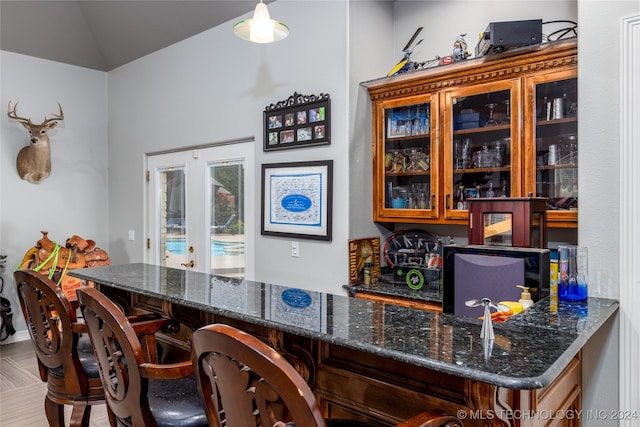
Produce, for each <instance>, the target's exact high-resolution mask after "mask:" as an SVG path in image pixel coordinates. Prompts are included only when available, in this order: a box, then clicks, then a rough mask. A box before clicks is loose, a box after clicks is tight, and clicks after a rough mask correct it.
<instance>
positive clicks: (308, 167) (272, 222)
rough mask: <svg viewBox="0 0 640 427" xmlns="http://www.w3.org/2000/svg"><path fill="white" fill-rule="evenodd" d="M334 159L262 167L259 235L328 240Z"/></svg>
mask: <svg viewBox="0 0 640 427" xmlns="http://www.w3.org/2000/svg"><path fill="white" fill-rule="evenodd" d="M332 203H333V160H322V161H312V162H296V163H272V164H263V165H262V203H261V205H262V209H261V214H262V215H261V217H262V218H261V224H262V225H261V234H263V235H269V236H281V237H294V238H301V239H315V240H327V241H331V217H332Z"/></svg>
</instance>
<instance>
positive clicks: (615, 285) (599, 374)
mask: <svg viewBox="0 0 640 427" xmlns="http://www.w3.org/2000/svg"><path fill="white" fill-rule="evenodd" d="M578 5H579V7H578V20H579V22H580V26H581V30H580V36H579V44H578V74H579V79H578V97H579V99H580V100H581V101H580V107H579V108H580V122H579V128H578V134H579V135H580V155H579V161H580V174H579V176H578V180H579V182H578V184H579V188H580V195H581V196H580V217H579V229H580V232H579V243H580V244H581V245H586V246H588V247H589V276H590V279H591V281H590V284H589V286H590V288H589V293H590V294H591V295H600V296H604V297H610V298H618V296H619V289H620V286H626V287H629V286H633V284H632V283H622V284H620V283H619V279H620V272H619V271H618V266H619V265H620V263H619V257H620V252H619V244H618V241H617V240H618V239H617V237H618V236H619V235H620V232H621V231H622V232H624V230H620V224H619V217H620V216H619V212H620V204H619V195H620V192H619V183H618V181H617V180H618V177H619V172H618V170H619V156H620V132H619V126H620V122H619V118H620V111H619V108H620V99H619V96H618V95H619V90H620V88H619V85H620V74H619V73H620V70H619V65H620V58H619V53H620V32H621V18H622V17H625V16H631V15H632V14H634V15H638V14H640V2H638V1H637V0H628V1H604V0H601V1H595V0H580V1H579V3H578ZM636 53H637V52H636ZM636 167H640V165H636ZM585 171H588V173H585ZM636 214H637V213H636ZM636 219H637V215H636ZM629 268H631V266H630V267H629ZM626 277H629V275H626ZM635 309H636V307H628V306H627V304H624V303H623V304H622V305H621V309H620V311H621V312H620V315H619V322H625V321H628V318H629V316H628V314H627V313H626V310H635ZM619 322H618V321H616V322H610V324H609V325H607V327H606V328H605V329H604V330H603V331H602V332H601V334H599V336H598V337H596V338H595V339H594V340H592V341H591V342H589V343H588V345H587V346H586V347H585V349H584V351H583V355H584V365H583V381H585V382H586V384H587V385H589V387H587V388H586V389H585V393H584V396H583V407H584V408H585V409H621V410H631V411H633V410H636V409H637V408H636V407H629V408H625V407H619V402H620V403H621V402H622V399H620V398H619V396H618V384H619V382H620V379H624V381H631V382H632V383H636V384H637V381H638V378H632V379H630V380H629V379H628V378H629V377H628V375H629V374H630V373H628V372H624V371H620V374H619V375H616V373H617V372H618V364H619V363H618V361H619V360H620V357H621V356H622V355H621V354H619V350H618V349H619V345H620V342H619V338H618V328H619ZM638 327H640V325H635V328H636V331H637V328H638ZM632 328H633V327H632ZM637 335H638V334H637V333H636V334H635V336H636V338H635V346H636V348H637V343H638V339H637ZM622 338H623V339H624V337H622ZM629 344H631V348H633V345H634V344H633V343H629ZM624 357H626V358H630V357H636V359H637V356H629V355H624ZM636 372H637V371H636ZM632 397H633V398H635V399H636V402H637V399H638V396H632ZM632 424H637V420H634V421H633V422H631V424H628V425H632ZM583 425H585V426H589V425H594V426H595V425H598V426H600V425H612V426H613V425H618V423H617V422H616V421H615V420H612V419H609V420H607V421H603V420H593V419H592V420H585V422H583Z"/></svg>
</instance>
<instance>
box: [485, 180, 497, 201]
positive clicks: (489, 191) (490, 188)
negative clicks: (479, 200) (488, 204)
mask: <svg viewBox="0 0 640 427" xmlns="http://www.w3.org/2000/svg"><path fill="white" fill-rule="evenodd" d="M485 197H496V193H494V192H493V181H489V189H488V190H487V194H486V196H485Z"/></svg>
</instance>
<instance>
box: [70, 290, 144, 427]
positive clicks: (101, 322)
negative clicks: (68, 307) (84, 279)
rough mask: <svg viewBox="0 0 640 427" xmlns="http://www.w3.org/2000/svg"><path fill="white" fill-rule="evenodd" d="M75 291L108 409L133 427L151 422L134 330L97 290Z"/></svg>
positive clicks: (139, 346) (139, 348)
mask: <svg viewBox="0 0 640 427" xmlns="http://www.w3.org/2000/svg"><path fill="white" fill-rule="evenodd" d="M77 294H78V300H79V301H80V304H81V307H82V313H83V314H84V318H85V323H86V324H87V327H88V328H89V335H90V336H91V342H92V344H93V349H94V352H95V354H96V358H97V360H98V366H99V368H100V377H101V378H102V383H103V386H104V389H105V398H106V401H107V405H108V406H109V410H110V412H111V413H112V414H113V415H115V417H116V418H118V419H121V420H130V423H131V425H134V426H145V425H153V424H152V423H151V422H149V420H153V418H154V417H153V415H152V414H151V411H150V408H149V404H148V401H147V386H148V384H147V381H146V379H143V378H142V377H141V375H140V370H139V368H138V367H139V366H140V365H142V364H144V363H145V362H147V360H146V356H145V353H144V350H143V347H142V345H141V343H140V340H139V339H138V336H137V334H136V332H135V331H134V329H133V327H132V326H131V324H130V322H129V320H128V319H127V317H126V316H125V315H124V313H122V312H121V311H120V310H119V309H118V307H117V306H116V305H115V304H114V303H113V302H112V301H111V300H109V299H108V298H107V297H105V296H104V295H103V294H102V293H100V292H99V291H98V290H96V289H92V288H86V289H80V290H78V293H77Z"/></svg>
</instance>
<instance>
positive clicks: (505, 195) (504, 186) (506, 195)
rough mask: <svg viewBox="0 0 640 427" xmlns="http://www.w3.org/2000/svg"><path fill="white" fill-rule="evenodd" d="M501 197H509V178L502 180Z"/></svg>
mask: <svg viewBox="0 0 640 427" xmlns="http://www.w3.org/2000/svg"><path fill="white" fill-rule="evenodd" d="M500 197H509V193H507V180H506V179H505V180H504V181H502V190H500Z"/></svg>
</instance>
